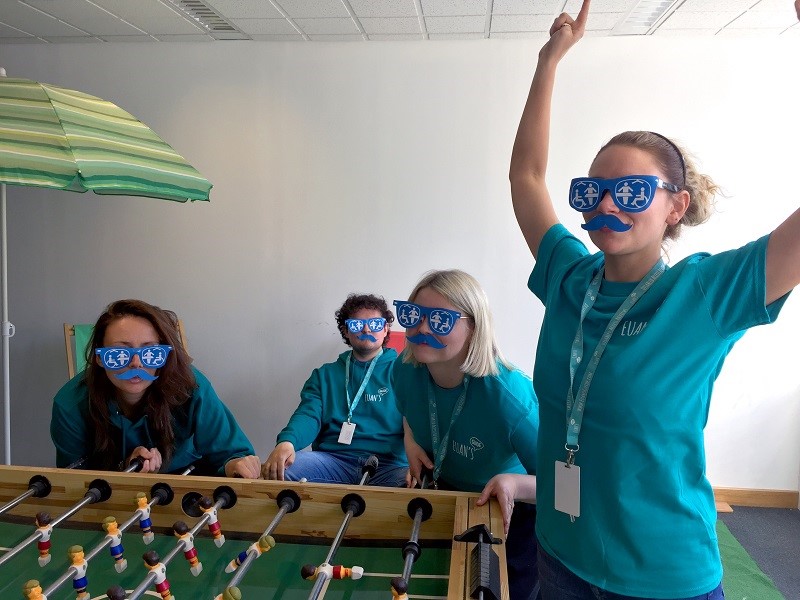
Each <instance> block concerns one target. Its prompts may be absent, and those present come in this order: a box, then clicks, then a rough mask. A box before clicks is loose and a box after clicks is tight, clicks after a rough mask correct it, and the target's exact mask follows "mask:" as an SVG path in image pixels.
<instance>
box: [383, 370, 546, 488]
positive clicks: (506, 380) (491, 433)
mask: <svg viewBox="0 0 800 600" xmlns="http://www.w3.org/2000/svg"><path fill="white" fill-rule="evenodd" d="M498 368H499V369H500V373H499V374H498V375H495V376H487V377H473V378H471V379H470V382H469V387H468V389H467V395H466V398H465V401H464V408H463V410H462V411H461V414H460V415H459V416H458V418H457V419H456V421H455V422H454V423H453V427H452V429H451V430H450V438H449V443H448V448H447V453H446V454H445V457H444V461H443V462H442V471H441V474H440V480H441V482H442V483H443V484H445V485H446V486H448V487H451V488H453V489H456V490H461V491H465V492H479V491H481V490H482V489H483V487H484V486H485V485H486V483H487V482H488V481H489V480H490V479H491V478H492V477H494V476H495V475H497V474H498V473H529V474H531V475H534V474H536V437H537V432H538V429H539V413H538V410H537V409H538V406H537V402H536V396H535V395H534V393H533V386H532V384H531V380H530V378H529V377H528V376H527V375H525V374H524V373H522V371H519V370H517V369H508V368H506V367H505V366H503V365H502V364H498ZM429 382H430V383H431V384H432V389H433V393H434V394H435V396H436V409H437V410H436V413H437V420H438V423H439V439H440V440H441V439H443V438H444V435H445V433H446V432H447V428H448V427H449V425H450V421H451V417H452V415H453V408H454V407H455V404H456V402H457V401H458V397H459V396H460V395H461V392H462V391H463V389H464V388H463V385H462V386H458V387H456V388H452V389H445V388H440V387H439V386H437V385H436V384H435V383H433V381H432V379H431V376H430V374H429V372H428V368H427V367H426V366H425V365H420V366H417V367H415V366H413V365H411V364H409V363H404V362H403V360H402V358H399V359H397V360H396V361H395V366H394V389H395V393H396V394H397V403H398V406H399V407H400V412H401V413H402V414H403V416H404V417H405V418H406V421H408V425H409V426H410V427H411V431H412V432H413V433H414V440H415V441H416V442H417V443H418V444H419V445H420V446H422V447H423V448H424V449H425V450H426V451H427V452H428V455H429V456H430V457H431V459H433V455H434V448H433V443H432V440H431V422H430V412H429V403H428V389H429V388H428V385H429Z"/></svg>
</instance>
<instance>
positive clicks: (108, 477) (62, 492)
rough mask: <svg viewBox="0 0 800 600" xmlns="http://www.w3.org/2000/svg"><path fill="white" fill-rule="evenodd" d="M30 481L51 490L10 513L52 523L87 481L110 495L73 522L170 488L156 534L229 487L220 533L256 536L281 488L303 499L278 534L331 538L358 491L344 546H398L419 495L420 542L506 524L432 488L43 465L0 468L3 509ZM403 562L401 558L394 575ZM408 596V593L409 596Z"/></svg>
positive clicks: (493, 509)
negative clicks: (425, 506)
mask: <svg viewBox="0 0 800 600" xmlns="http://www.w3.org/2000/svg"><path fill="white" fill-rule="evenodd" d="M34 475H42V476H44V477H46V478H47V479H48V480H49V481H50V484H51V486H52V491H51V492H50V494H49V495H48V496H47V497H46V498H28V499H26V500H25V501H24V502H22V503H21V504H19V505H17V506H15V507H14V508H13V509H11V510H10V511H9V512H8V513H6V514H9V515H16V516H24V517H31V523H33V517H34V516H35V515H36V513H37V512H38V511H41V510H47V511H48V512H50V514H51V515H52V516H53V518H57V517H58V516H59V515H61V514H63V513H64V512H66V510H68V509H69V508H70V507H72V506H74V505H75V504H77V503H78V502H80V501H81V500H82V499H83V497H84V495H85V494H86V490H87V489H88V486H89V483H90V482H92V481H93V480H95V479H103V480H105V481H106V482H108V484H109V485H110V486H111V490H112V492H111V497H110V498H109V499H108V500H106V501H105V502H101V503H97V504H90V505H88V506H86V507H84V508H83V509H82V510H80V511H79V512H78V513H77V514H76V515H73V516H72V518H71V519H70V521H74V522H83V523H96V524H98V527H99V526H100V525H99V524H100V523H102V521H103V518H105V517H106V516H108V515H109V514H115V515H117V517H118V519H120V520H124V519H127V518H128V516H129V515H131V514H132V513H133V512H134V511H135V510H136V504H135V497H136V493H137V492H145V493H147V495H148V498H149V496H150V490H151V488H152V487H153V485H155V484H156V483H166V484H168V485H169V486H170V487H171V488H172V490H173V492H174V494H175V498H174V499H173V501H172V502H171V503H170V504H169V505H167V506H158V505H156V506H154V507H153V510H152V515H151V519H152V521H153V525H154V526H155V527H156V528H165V529H170V531H169V534H170V535H171V527H172V524H173V523H174V522H175V521H176V520H178V519H186V515H185V514H184V513H183V511H182V510H181V499H182V498H183V497H184V495H186V494H188V493H194V494H197V493H200V494H203V495H207V496H212V497H213V496H214V491H215V490H216V489H217V488H219V487H220V486H228V487H229V488H231V489H232V490H233V491H234V492H235V493H236V496H237V499H236V504H235V505H234V506H233V507H231V508H230V509H227V510H221V511H220V513H219V520H220V524H221V525H222V531H223V533H228V532H230V533H232V534H233V533H238V534H247V535H248V536H250V537H252V536H257V535H259V534H261V533H262V532H263V531H264V530H265V529H266V527H267V525H269V523H270V521H271V520H272V519H273V517H274V516H275V514H276V513H277V512H278V506H277V504H276V501H275V499H276V498H277V496H278V494H279V493H280V492H281V491H282V490H285V489H292V490H294V491H295V492H297V494H298V495H299V496H300V499H301V503H300V507H299V509H298V510H297V511H296V512H294V513H291V514H287V515H286V516H285V517H284V518H283V520H282V521H281V522H280V524H279V525H278V526H277V528H276V529H275V535H276V536H293V537H301V538H302V537H306V538H308V537H314V538H330V539H332V538H334V537H335V536H336V532H337V531H338V529H339V527H340V526H341V523H342V519H343V513H342V508H341V499H342V497H343V496H344V495H345V494H348V493H357V494H359V495H360V496H361V497H362V498H364V501H365V502H366V510H365V511H364V513H363V514H362V515H361V516H359V517H356V518H353V519H351V520H350V524H349V527H348V530H347V533H346V535H345V538H344V539H345V540H375V541H379V540H397V541H399V543H398V547H400V546H402V542H403V541H405V540H407V539H408V537H409V535H410V533H411V525H412V520H411V518H410V517H409V516H408V503H409V502H410V501H411V500H412V499H414V498H417V497H423V498H425V499H426V500H428V501H429V502H430V504H431V506H432V508H433V512H432V515H431V517H430V519H428V520H427V521H424V522H423V523H422V526H421V527H420V535H419V537H420V543H421V544H422V545H423V547H424V541H425V540H451V541H452V539H453V535H457V534H460V533H463V532H464V531H465V530H466V529H468V528H469V527H472V526H474V525H477V524H481V523H483V524H485V525H486V526H487V527H488V529H489V530H490V531H491V532H492V535H494V536H495V537H499V538H501V539H504V538H505V536H504V535H503V520H502V515H501V513H500V508H499V506H498V504H497V503H496V502H495V501H494V500H492V501H491V502H490V503H488V504H486V505H485V506H481V507H477V506H475V500H476V499H477V497H478V496H477V494H473V493H466V492H448V491H440V490H437V491H433V490H425V491H424V492H423V491H422V490H408V489H401V488H385V487H373V486H366V487H361V486H345V485H334V484H312V483H294V482H284V481H263V480H247V479H228V478H224V477H194V476H177V475H160V474H139V473H133V474H129V473H117V472H107V471H84V470H66V469H53V468H43V467H18V466H10V467H9V466H2V465H0V505H4V504H6V503H7V502H9V501H11V500H13V499H14V498H16V497H18V496H19V495H20V494H23V493H25V492H26V491H27V490H28V483H29V481H30V479H31V477H33V476H34ZM473 546H474V544H467V543H462V542H454V541H452V548H451V555H450V573H449V583H448V594H447V599H448V600H466V599H467V598H469V597H470V595H469V581H470V564H469V552H470V551H471V550H472V547H473ZM493 549H494V550H495V551H496V552H497V554H498V555H499V557H500V579H501V581H500V587H501V598H502V600H508V577H507V573H506V560H505V544H499V545H495V546H493ZM400 570H402V561H401V559H400V558H398V572H399V571H400ZM412 595H413V590H412Z"/></svg>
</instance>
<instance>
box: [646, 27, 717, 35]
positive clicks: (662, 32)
mask: <svg viewBox="0 0 800 600" xmlns="http://www.w3.org/2000/svg"><path fill="white" fill-rule="evenodd" d="M718 31H719V28H706V29H703V28H700V27H698V28H696V29H664V28H663V27H659V28H658V29H656V30H655V31H654V32H653V33H652V35H657V36H659V37H698V36H699V37H703V36H713V35H715V34H716V33H717V32H718Z"/></svg>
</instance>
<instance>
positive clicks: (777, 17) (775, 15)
mask: <svg viewBox="0 0 800 600" xmlns="http://www.w3.org/2000/svg"><path fill="white" fill-rule="evenodd" d="M795 23H797V14H791V13H789V12H787V11H780V12H776V11H767V10H763V11H757V10H751V11H748V12H746V13H744V14H743V15H742V16H741V17H739V18H738V19H736V20H735V21H734V22H733V23H731V24H730V25H728V28H729V29H765V28H766V29H786V28H787V27H791V26H792V25H793V24H795Z"/></svg>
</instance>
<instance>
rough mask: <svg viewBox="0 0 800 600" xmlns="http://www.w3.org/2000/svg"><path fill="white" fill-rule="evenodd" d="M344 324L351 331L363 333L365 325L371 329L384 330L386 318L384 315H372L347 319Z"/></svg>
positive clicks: (375, 330)
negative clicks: (367, 317)
mask: <svg viewBox="0 0 800 600" xmlns="http://www.w3.org/2000/svg"><path fill="white" fill-rule="evenodd" d="M344 324H345V325H346V326H347V331H349V332H350V333H361V332H362V331H364V327H365V326H366V327H369V330H370V331H374V332H378V331H383V328H384V327H386V319H384V318H383V317H372V318H371V319H345V321H344Z"/></svg>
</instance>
